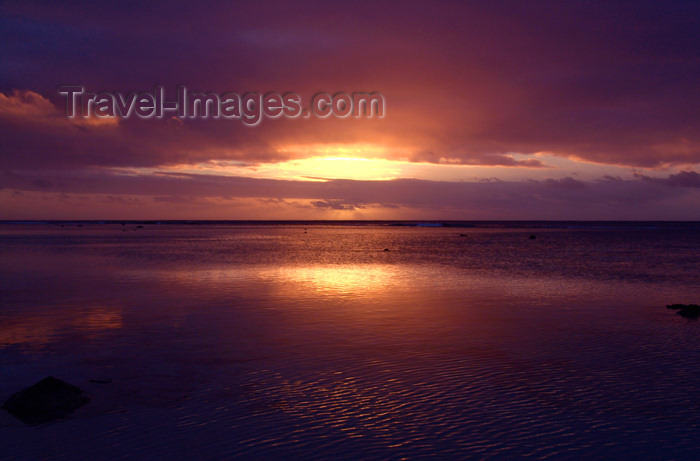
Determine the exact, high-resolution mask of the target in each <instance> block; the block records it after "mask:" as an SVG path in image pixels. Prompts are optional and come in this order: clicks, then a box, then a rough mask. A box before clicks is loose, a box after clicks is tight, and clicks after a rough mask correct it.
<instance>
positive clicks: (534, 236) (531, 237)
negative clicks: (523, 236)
mask: <svg viewBox="0 0 700 461" xmlns="http://www.w3.org/2000/svg"><path fill="white" fill-rule="evenodd" d="M528 238H529V239H530V240H535V239H536V238H537V236H536V235H532V234H530V236H529V237H528Z"/></svg>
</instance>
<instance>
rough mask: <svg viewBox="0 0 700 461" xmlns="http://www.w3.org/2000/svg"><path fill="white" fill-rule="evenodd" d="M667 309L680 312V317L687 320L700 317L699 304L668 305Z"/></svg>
mask: <svg viewBox="0 0 700 461" xmlns="http://www.w3.org/2000/svg"><path fill="white" fill-rule="evenodd" d="M666 308H668V309H676V310H678V315H680V316H682V317H685V318H687V319H697V318H698V317H700V306H698V305H697V304H668V305H666Z"/></svg>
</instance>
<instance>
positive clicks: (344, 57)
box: [0, 1, 700, 220]
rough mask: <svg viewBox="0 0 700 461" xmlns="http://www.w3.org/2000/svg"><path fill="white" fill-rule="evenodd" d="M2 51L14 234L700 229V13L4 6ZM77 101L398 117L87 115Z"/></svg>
mask: <svg viewBox="0 0 700 461" xmlns="http://www.w3.org/2000/svg"><path fill="white" fill-rule="evenodd" d="M103 3H104V4H103ZM0 49H1V51H0V219H19V220H23V219H255V220H258V219H309V220H311V219H324V220H325V219H445V220H447V219H463V220H476V219H581V220H588V219H596V220H614V219H620V220H623V219H624V220H628V219H639V220H665V219H671V220H700V174H699V173H698V172H699V171H700V3H699V2H697V1H688V2H683V1H675V2H657V1H654V2H652V1H646V2H645V1H634V2H632V1H630V2H615V1H612V2H583V1H581V2H561V1H552V2H543V1H501V2H493V1H473V2H411V1H408V2H364V3H360V2H352V3H351V2H338V3H335V2H250V3H239V4H233V3H232V2H221V3H220V4H215V3H214V2H207V3H206V4H205V3H201V4H197V3H184V2H177V1H171V2H155V1H154V2H143V3H140V4H138V5H134V6H129V5H126V4H124V3H122V2H112V3H111V5H110V4H108V3H107V2H100V3H98V2H85V3H79V2H78V3H71V2H46V3H37V2H32V1H16V2H15V1H5V2H3V3H2V4H1V5H0ZM63 85H80V86H83V87H85V89H86V91H88V92H95V93H97V92H109V93H115V92H121V93H129V92H138V93H141V92H153V89H154V87H155V86H156V85H162V86H163V87H164V88H165V91H166V93H168V94H169V95H173V96H174V95H175V93H176V88H177V87H178V86H179V85H184V86H186V87H187V88H188V89H190V90H191V91H202V92H214V93H217V94H221V93H227V92H234V93H239V94H242V93H246V92H261V93H267V92H278V93H286V92H295V93H298V94H299V95H301V97H302V98H303V100H304V105H305V106H306V105H308V103H309V101H310V100H311V97H312V96H313V95H314V94H316V93H319V92H325V93H330V94H335V93H337V92H347V93H353V92H377V93H380V94H382V95H383V96H384V98H385V101H386V111H385V116H384V117H383V118H376V117H375V118H371V119H355V118H346V119H340V118H334V117H331V118H328V119H318V118H313V117H311V118H297V119H285V118H279V119H263V120H262V122H261V124H260V125H259V126H256V127H248V126H245V125H244V124H243V123H241V122H240V121H237V120H204V119H191V120H190V119H180V118H177V117H174V116H173V117H167V118H165V119H162V120H156V119H151V120H143V119H139V118H136V117H131V118H127V119H125V118H119V117H115V118H108V119H105V118H103V119H97V118H94V117H92V118H87V119H84V118H80V117H78V118H74V119H69V118H67V117H66V110H65V109H66V107H65V106H66V101H65V98H64V97H62V96H61V95H60V94H59V92H58V88H59V87H61V86H63Z"/></svg>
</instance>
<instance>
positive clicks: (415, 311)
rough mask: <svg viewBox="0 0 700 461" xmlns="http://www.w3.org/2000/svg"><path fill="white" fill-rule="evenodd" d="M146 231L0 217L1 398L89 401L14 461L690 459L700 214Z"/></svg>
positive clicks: (5, 451)
mask: <svg viewBox="0 0 700 461" xmlns="http://www.w3.org/2000/svg"><path fill="white" fill-rule="evenodd" d="M394 224H396V223H394ZM142 225H143V228H137V227H136V223H126V225H121V223H90V222H86V223H62V224H61V223H4V224H0V401H4V400H5V399H6V398H7V397H9V396H10V395H11V394H12V393H14V392H16V391H18V390H20V389H22V388H24V387H26V386H29V385H31V384H34V383H35V382H37V381H38V380H40V379H42V378H44V377H46V376H48V375H53V376H55V377H58V378H60V379H63V380H65V381H67V382H69V383H71V384H75V385H77V386H79V387H81V388H82V389H83V390H84V391H85V392H86V393H87V394H88V395H89V396H90V398H91V401H90V403H89V404H88V405H86V406H84V407H82V408H81V409H79V410H77V411H75V412H74V413H72V414H71V415H69V416H68V417H67V418H65V419H61V420H56V421H53V422H51V423H47V424H43V425H40V426H26V425H24V424H23V423H21V422H20V421H18V420H16V419H15V418H13V417H12V416H10V415H9V414H8V413H7V412H5V411H0V441H1V443H0V445H1V448H0V450H1V452H0V458H2V459H18V460H19V459H22V460H24V459H71V460H72V459H96V458H100V459H112V458H116V457H119V458H134V459H193V458H208V459H222V458H230V457H237V458H241V459H279V458H302V459H325V458H331V459H359V458H361V459H387V458H388V459H401V458H407V459H424V458H427V457H437V458H441V459H445V458H451V457H459V458H470V457H472V458H492V457H495V458H501V457H504V458H519V457H532V458H535V459H540V458H550V457H557V458H561V457H569V458H582V457H595V458H601V457H606V458H613V457H615V458H619V457H624V458H637V459H639V458H645V459H660V458H661V459H684V458H696V459H697V458H698V457H700V441H699V439H698V437H697V433H698V430H699V429H700V323H699V322H698V321H695V320H691V319H686V318H683V317H681V316H679V315H677V314H676V313H675V311H672V310H669V309H666V307H665V306H666V304H670V303H696V304H698V303H700V283H699V281H700V271H699V269H698V268H699V267H700V265H699V263H700V225H698V224H697V223H472V224H471V225H472V226H475V227H424V226H399V225H386V224H384V223H340V224H328V223H295V224H285V223H274V224H264V223H256V224H250V225H249V224H245V223H167V224H164V223H161V224H157V223H144V224H142ZM461 225H463V226H464V223H461ZM461 234H464V235H461ZM531 234H534V235H535V236H536V239H530V238H529V236H530V235H531ZM385 249H387V250H388V251H384V250H385ZM109 379H111V382H110V383H109V384H102V383H94V382H91V381H90V380H109Z"/></svg>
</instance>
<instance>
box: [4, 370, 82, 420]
mask: <svg viewBox="0 0 700 461" xmlns="http://www.w3.org/2000/svg"><path fill="white" fill-rule="evenodd" d="M89 401H90V398H89V397H87V396H86V395H83V391H82V390H80V388H78V387H76V386H72V385H70V384H68V383H65V382H63V381H61V380H60V379H57V378H54V377H53V376H49V377H48V378H44V379H42V380H41V381H39V382H38V383H36V384H34V385H33V386H30V387H27V388H26V389H22V390H21V391H19V392H17V393H15V394H13V395H11V396H10V398H9V399H7V400H6V401H5V403H4V404H3V406H2V407H3V408H4V409H5V410H7V411H8V412H9V413H10V414H11V415H12V416H14V417H15V418H17V419H19V420H21V421H22V422H24V423H26V424H32V425H33V424H42V423H46V422H49V421H52V420H54V419H57V418H63V417H65V416H67V415H68V414H70V413H72V412H73V411H75V410H77V409H78V408H80V407H82V406H83V405H85V404H86V403H88V402H89Z"/></svg>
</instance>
